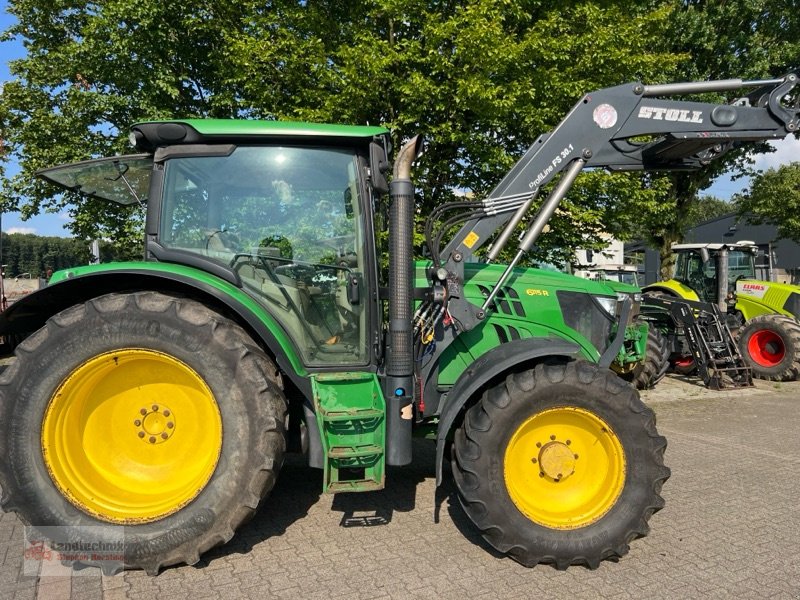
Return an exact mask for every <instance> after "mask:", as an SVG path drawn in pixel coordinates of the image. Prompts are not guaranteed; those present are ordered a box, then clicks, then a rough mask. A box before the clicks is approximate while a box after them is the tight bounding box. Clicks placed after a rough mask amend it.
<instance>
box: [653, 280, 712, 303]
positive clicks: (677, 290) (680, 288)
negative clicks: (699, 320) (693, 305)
mask: <svg viewBox="0 0 800 600" xmlns="http://www.w3.org/2000/svg"><path fill="white" fill-rule="evenodd" d="M642 292H644V293H647V292H661V293H662V294H667V295H668V296H678V297H679V298H684V299H685V300H694V301H695V302H699V301H700V297H699V296H698V295H697V292H695V291H694V290H693V289H692V288H690V287H689V286H687V285H683V284H682V283H681V282H680V281H676V280H675V279H670V280H668V281H659V282H658V283H652V284H650V285H646V286H644V287H643V288H642Z"/></svg>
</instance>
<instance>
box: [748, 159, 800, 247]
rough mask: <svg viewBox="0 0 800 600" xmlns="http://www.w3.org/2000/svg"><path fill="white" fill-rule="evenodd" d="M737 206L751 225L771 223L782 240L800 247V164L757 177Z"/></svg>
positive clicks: (771, 170)
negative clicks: (790, 241) (784, 239)
mask: <svg viewBox="0 0 800 600" xmlns="http://www.w3.org/2000/svg"><path fill="white" fill-rule="evenodd" d="M735 203H736V207H737V209H738V211H739V214H740V215H741V216H743V217H746V218H747V220H748V221H750V222H751V223H755V224H761V223H772V224H774V225H776V226H777V228H778V235H779V236H780V237H782V238H789V239H791V240H794V241H795V242H798V243H800V162H793V163H790V164H788V165H782V166H780V167H778V168H777V169H768V170H767V171H765V172H764V173H761V174H759V175H756V176H755V177H754V178H753V180H752V182H751V184H750V188H749V189H748V190H746V191H745V192H744V193H742V194H740V195H737V197H736V198H735Z"/></svg>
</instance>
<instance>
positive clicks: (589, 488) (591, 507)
mask: <svg viewBox="0 0 800 600" xmlns="http://www.w3.org/2000/svg"><path fill="white" fill-rule="evenodd" d="M532 467H533V468H532ZM503 476H504V479H505V484H506V490H507V491H508V495H509V496H510V498H511V501H512V502H513V503H514V504H515V505H516V507H517V508H518V509H519V510H520V512H522V514H524V515H525V516H527V517H528V518H529V519H531V520H532V521H533V522H535V523H538V524H540V525H543V526H545V527H549V528H552V529H576V528H579V527H585V526H586V525H589V524H590V523H594V522H595V521H597V520H598V519H600V518H601V517H602V516H603V515H605V514H606V513H607V512H608V511H609V510H611V508H612V507H613V506H614V505H615V504H616V502H617V500H618V498H619V496H620V494H621V493H622V490H623V488H624V487H625V479H626V467H625V450H624V448H623V445H622V442H621V440H620V439H619V438H618V437H617V436H616V434H615V433H614V431H613V430H612V429H611V427H610V426H609V424H608V423H607V422H606V421H605V420H604V419H603V418H602V417H601V416H600V415H598V414H596V413H595V412H593V411H591V410H589V409H584V408H580V407H577V406H556V407H553V408H548V409H545V410H542V411H540V412H535V413H533V414H531V415H530V416H529V417H528V418H526V419H524V420H523V421H522V422H521V423H520V424H519V426H518V428H517V429H516V431H514V433H513V434H512V435H511V438H510V439H509V441H508V443H507V446H506V448H505V452H504V457H503Z"/></svg>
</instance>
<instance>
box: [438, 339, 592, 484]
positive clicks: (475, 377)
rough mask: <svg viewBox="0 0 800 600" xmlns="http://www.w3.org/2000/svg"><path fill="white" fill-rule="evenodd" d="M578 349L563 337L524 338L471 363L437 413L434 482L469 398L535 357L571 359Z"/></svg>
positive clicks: (439, 473)
mask: <svg viewBox="0 0 800 600" xmlns="http://www.w3.org/2000/svg"><path fill="white" fill-rule="evenodd" d="M580 352H581V349H580V346H578V345H577V344H573V343H571V342H566V341H564V340H556V339H553V338H526V339H521V340H514V341H511V342H507V343H505V344H501V345H500V346H498V347H497V348H495V349H493V350H490V351H489V352H487V353H486V354H484V355H482V356H481V357H480V358H478V360H476V361H475V362H474V363H472V364H471V365H470V366H469V368H467V370H466V371H464V372H463V373H462V374H461V376H460V377H459V378H458V379H457V380H456V382H455V384H454V385H453V387H452V388H451V389H450V391H449V392H448V393H447V395H446V397H445V398H443V400H442V406H443V408H442V410H441V413H440V414H439V426H438V434H437V436H436V485H441V483H442V460H443V459H444V446H445V443H446V439H447V434H448V433H449V432H450V428H451V427H452V426H453V423H454V422H455V420H456V417H458V415H459V413H460V412H461V409H462V408H463V407H464V405H465V404H466V403H467V402H468V401H469V399H470V398H472V397H473V396H474V395H475V394H476V393H477V392H478V391H479V390H480V389H481V388H483V387H484V386H485V385H486V384H487V383H488V382H489V381H491V380H492V379H495V378H496V377H498V376H500V375H503V374H504V373H508V372H511V371H514V370H515V369H518V368H520V367H523V366H528V365H529V364H530V363H532V362H535V361H536V360H537V359H541V358H544V357H551V356H560V357H564V358H575V357H576V356H578V355H580Z"/></svg>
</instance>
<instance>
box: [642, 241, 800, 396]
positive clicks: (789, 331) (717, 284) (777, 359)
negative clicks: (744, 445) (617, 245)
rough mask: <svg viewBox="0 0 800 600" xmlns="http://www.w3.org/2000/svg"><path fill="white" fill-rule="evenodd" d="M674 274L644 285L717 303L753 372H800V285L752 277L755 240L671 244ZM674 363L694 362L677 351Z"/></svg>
mask: <svg viewBox="0 0 800 600" xmlns="http://www.w3.org/2000/svg"><path fill="white" fill-rule="evenodd" d="M672 250H673V252H674V253H675V254H676V255H677V257H676V263H675V274H674V277H673V278H672V279H670V280H668V281H662V282H659V283H656V284H653V285H650V286H647V287H646V288H645V292H646V293H647V294H654V293H655V294H659V295H662V296H665V295H666V296H672V297H678V298H684V299H687V300H692V301H700V302H707V303H712V304H717V305H718V306H719V307H720V312H721V313H722V314H724V315H727V318H728V322H729V324H730V326H731V329H732V330H734V331H736V332H737V343H738V347H739V352H740V353H741V355H742V357H743V359H744V362H745V363H746V364H747V365H748V366H749V367H750V368H751V370H752V372H753V375H754V376H756V377H760V378H763V379H770V380H774V381H794V380H795V379H797V377H798V375H800V322H798V320H797V318H798V316H800V287H798V286H796V285H790V284H785V283H776V282H772V281H761V280H758V279H757V278H756V270H755V256H756V254H757V252H758V247H757V246H756V245H755V244H753V242H745V241H742V242H736V243H728V244H675V245H673V246H672ZM675 360H676V366H677V368H678V369H682V370H684V371H686V370H689V369H691V368H692V366H694V361H693V360H692V357H691V356H690V355H688V354H686V353H683V354H681V353H680V352H679V353H678V356H677V358H676V359H675Z"/></svg>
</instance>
